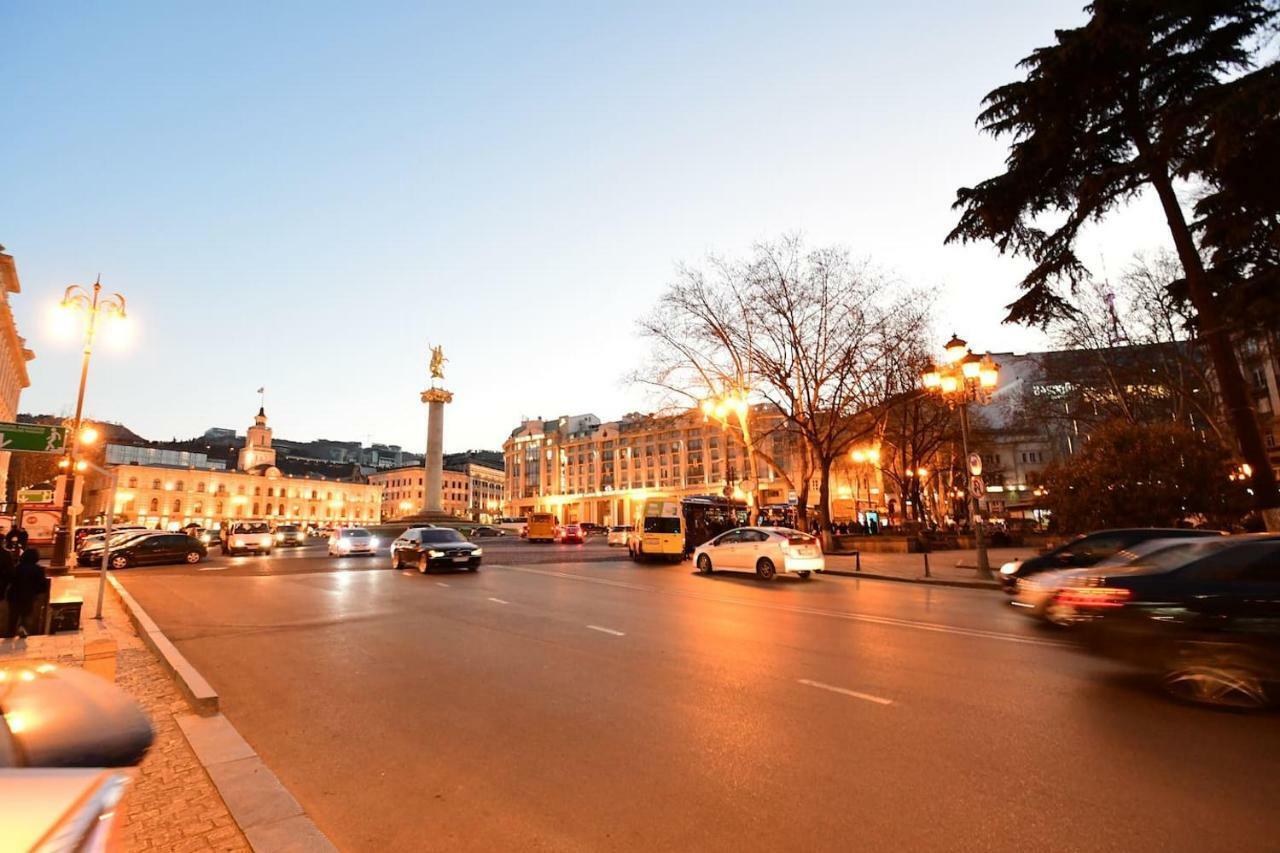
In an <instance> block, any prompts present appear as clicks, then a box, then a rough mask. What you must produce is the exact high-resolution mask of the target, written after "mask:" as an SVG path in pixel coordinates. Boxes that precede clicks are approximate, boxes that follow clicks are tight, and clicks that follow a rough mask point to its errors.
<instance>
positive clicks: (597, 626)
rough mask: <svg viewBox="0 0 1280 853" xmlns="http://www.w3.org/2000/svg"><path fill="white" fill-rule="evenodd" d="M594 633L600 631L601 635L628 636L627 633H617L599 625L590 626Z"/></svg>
mask: <svg viewBox="0 0 1280 853" xmlns="http://www.w3.org/2000/svg"><path fill="white" fill-rule="evenodd" d="M587 627H588V628H590V629H591V630H592V631H599V632H600V633H601V634H612V635H613V636H615V637H625V636H627V634H626V632H625V631H615V630H613V629H612V628H601V627H600V626H599V625H588V626H587Z"/></svg>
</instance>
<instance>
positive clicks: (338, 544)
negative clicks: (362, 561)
mask: <svg viewBox="0 0 1280 853" xmlns="http://www.w3.org/2000/svg"><path fill="white" fill-rule="evenodd" d="M377 547H378V540H377V537H375V536H374V535H373V534H372V533H370V532H369V531H368V530H365V529H364V528H363V527H340V528H338V529H337V530H334V531H333V533H332V534H330V536H329V556H330V557H350V556H353V555H355V554H372V553H373V552H374V550H376V549H377Z"/></svg>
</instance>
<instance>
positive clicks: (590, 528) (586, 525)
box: [578, 521, 609, 536]
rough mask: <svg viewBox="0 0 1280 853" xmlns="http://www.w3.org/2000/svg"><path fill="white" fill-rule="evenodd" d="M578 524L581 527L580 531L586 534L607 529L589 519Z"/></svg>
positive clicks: (602, 531)
mask: <svg viewBox="0 0 1280 853" xmlns="http://www.w3.org/2000/svg"><path fill="white" fill-rule="evenodd" d="M578 526H579V527H581V528H582V532H583V533H584V534H586V535H587V536H590V535H591V534H593V533H604V532H606V531H607V530H608V529H609V528H607V527H605V526H604V525H602V524H596V523H594V522H591V521H583V522H581V523H580V524H579V525H578Z"/></svg>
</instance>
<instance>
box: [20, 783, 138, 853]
mask: <svg viewBox="0 0 1280 853" xmlns="http://www.w3.org/2000/svg"><path fill="white" fill-rule="evenodd" d="M131 782H132V775H131V772H130V771H124V770H99V769H87V768H86V769H79V768H66V767H47V768H31V769H26V770H0V837H2V838H3V841H4V845H5V847H4V849H6V850H35V851H40V853H44V851H58V853H62V851H75V853H119V851H122V850H124V849H126V848H125V843H124V837H123V832H124V820H125V818H124V816H125V814H126V809H125V808H124V807H123V806H122V801H123V800H124V798H125V795H126V793H127V792H128V786H129V784H130V783H131Z"/></svg>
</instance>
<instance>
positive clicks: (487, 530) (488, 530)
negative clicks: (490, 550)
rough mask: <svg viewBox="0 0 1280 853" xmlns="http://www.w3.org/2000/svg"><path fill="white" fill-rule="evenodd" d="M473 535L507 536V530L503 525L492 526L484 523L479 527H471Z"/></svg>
mask: <svg viewBox="0 0 1280 853" xmlns="http://www.w3.org/2000/svg"><path fill="white" fill-rule="evenodd" d="M471 535H472V537H476V536H482V537H490V536H506V535H507V531H505V530H503V529H502V528H501V527H490V526H489V525H487V524H482V525H480V526H479V527H473V528H471Z"/></svg>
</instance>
